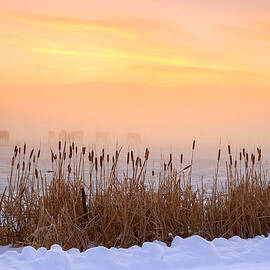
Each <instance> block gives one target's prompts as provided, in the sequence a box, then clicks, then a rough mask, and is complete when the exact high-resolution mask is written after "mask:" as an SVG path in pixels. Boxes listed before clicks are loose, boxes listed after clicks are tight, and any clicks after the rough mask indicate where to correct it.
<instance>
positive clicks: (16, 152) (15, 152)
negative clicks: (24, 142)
mask: <svg viewBox="0 0 270 270" xmlns="http://www.w3.org/2000/svg"><path fill="white" fill-rule="evenodd" d="M17 154H18V147H17V145H15V148H14V155H15V157H17Z"/></svg>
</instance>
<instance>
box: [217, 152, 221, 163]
mask: <svg viewBox="0 0 270 270" xmlns="http://www.w3.org/2000/svg"><path fill="white" fill-rule="evenodd" d="M220 156H221V149H219V150H218V161H220Z"/></svg>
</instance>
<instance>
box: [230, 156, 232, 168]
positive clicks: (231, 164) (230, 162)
mask: <svg viewBox="0 0 270 270" xmlns="http://www.w3.org/2000/svg"><path fill="white" fill-rule="evenodd" d="M230 165H231V166H232V155H230Z"/></svg>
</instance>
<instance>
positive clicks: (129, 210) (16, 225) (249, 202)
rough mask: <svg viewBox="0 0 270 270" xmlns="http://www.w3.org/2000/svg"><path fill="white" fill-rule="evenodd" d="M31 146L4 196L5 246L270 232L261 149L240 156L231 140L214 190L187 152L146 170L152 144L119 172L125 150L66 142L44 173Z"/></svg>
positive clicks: (0, 210) (0, 237)
mask: <svg viewBox="0 0 270 270" xmlns="http://www.w3.org/2000/svg"><path fill="white" fill-rule="evenodd" d="M26 148H27V147H26V145H24V146H23V147H17V146H16V147H15V149H14V156H13V158H12V168H11V174H10V178H9V183H8V186H7V188H6V189H5V190H4V192H3V193H2V194H1V196H0V215H1V218H0V244H1V245H6V244H14V245H32V246H34V247H40V246H44V247H47V248H49V247H50V246H51V245H52V244H55V243H57V244H60V245H61V246H62V247H63V248H64V249H69V248H71V247H76V248H79V249H80V250H84V249H87V248H89V247H91V246H96V245H104V246H106V247H112V246H117V247H129V246H132V245H141V244H142V243H143V242H145V241H152V240H156V239H157V240H161V241H164V242H166V243H167V244H170V242H171V240H172V238H173V236H175V235H179V236H182V237H188V236H190V235H192V234H198V235H200V236H202V237H205V238H207V239H213V238H216V237H226V238H229V237H231V236H234V235H239V236H240V237H243V238H248V237H254V236H256V235H267V234H268V233H270V188H269V176H268V172H267V171H266V170H264V169H263V166H262V154H261V149H259V148H258V149H257V152H256V153H252V154H249V153H247V151H246V150H245V149H243V151H241V153H239V156H238V157H237V158H236V157H233V156H232V153H231V148H230V146H229V147H228V162H227V163H226V169H227V178H226V181H223V182H222V181H220V180H219V176H218V174H219V167H220V157H221V150H219V151H218V157H217V168H216V173H215V175H214V176H213V186H212V190H211V192H210V193H207V192H206V190H205V188H204V185H203V183H202V185H201V186H197V187H194V186H193V185H192V174H191V172H192V166H193V165H192V164H193V160H191V161H190V162H189V163H187V164H184V161H183V160H184V158H183V155H181V157H180V160H179V161H177V163H178V164H179V166H178V167H174V166H173V156H172V155H170V158H169V161H168V162H166V163H164V166H163V168H161V171H160V172H155V171H151V173H150V174H149V173H148V174H147V162H148V159H149V150H148V149H146V150H145V154H144V156H143V157H139V156H138V157H137V156H135V154H134V152H133V151H132V150H131V151H129V152H128V153H127V157H126V169H125V170H124V173H123V174H120V176H119V173H118V163H119V156H120V154H121V149H118V150H116V152H115V154H114V155H113V156H110V155H109V154H106V153H105V151H104V150H102V151H101V154H99V155H98V154H97V153H96V152H95V151H94V150H90V151H88V152H87V150H86V148H85V147H83V148H82V149H79V148H78V146H76V145H75V144H74V143H72V144H70V145H67V144H66V143H61V142H59V145H58V150H57V151H56V152H54V151H51V170H50V171H48V172H47V174H44V172H42V171H41V170H40V169H39V158H40V151H39V150H38V151H34V150H31V151H30V154H27V149H26ZM194 149H195V142H193V145H192V153H193V151H194ZM192 156H193V154H192ZM86 171H87V173H86ZM48 174H50V175H51V177H48V176H46V175H48Z"/></svg>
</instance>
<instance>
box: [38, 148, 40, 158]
mask: <svg viewBox="0 0 270 270" xmlns="http://www.w3.org/2000/svg"><path fill="white" fill-rule="evenodd" d="M39 157H40V149H39V150H38V154H37V158H38V159H39Z"/></svg>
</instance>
